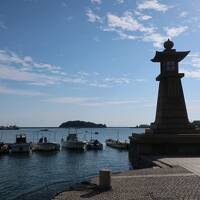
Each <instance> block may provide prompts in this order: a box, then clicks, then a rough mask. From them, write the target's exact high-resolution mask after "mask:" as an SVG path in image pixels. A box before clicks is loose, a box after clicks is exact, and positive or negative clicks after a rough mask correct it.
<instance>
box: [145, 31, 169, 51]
mask: <svg viewBox="0 0 200 200" xmlns="http://www.w3.org/2000/svg"><path fill="white" fill-rule="evenodd" d="M166 39H167V37H166V36H163V35H161V34H160V33H152V34H148V35H145V36H144V37H143V41H146V42H153V45H154V47H156V48H161V47H162V44H163V42H164V41H166Z"/></svg>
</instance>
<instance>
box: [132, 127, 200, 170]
mask: <svg viewBox="0 0 200 200" xmlns="http://www.w3.org/2000/svg"><path fill="white" fill-rule="evenodd" d="M129 139H130V147H129V159H130V161H131V162H132V164H133V166H136V165H138V162H139V161H140V158H141V156H148V155H150V156H186V155H190V156H192V155H200V131H196V130H195V131H193V133H192V134H191V133H189V134H151V133H146V134H133V135H132V136H130V137H129Z"/></svg>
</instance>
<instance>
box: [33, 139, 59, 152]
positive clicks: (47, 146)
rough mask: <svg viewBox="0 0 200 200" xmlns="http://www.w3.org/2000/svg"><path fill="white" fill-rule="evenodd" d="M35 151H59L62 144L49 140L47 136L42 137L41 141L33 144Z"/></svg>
mask: <svg viewBox="0 0 200 200" xmlns="http://www.w3.org/2000/svg"><path fill="white" fill-rule="evenodd" d="M32 148H33V151H59V150H60V144H58V143H53V142H49V141H47V138H46V137H44V138H43V137H41V138H40V139H39V142H38V143H36V144H33V147H32Z"/></svg>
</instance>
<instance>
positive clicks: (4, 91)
mask: <svg viewBox="0 0 200 200" xmlns="http://www.w3.org/2000/svg"><path fill="white" fill-rule="evenodd" d="M0 93H1V94H11V95H21V96H45V94H44V93H42V92H35V91H30V90H19V89H11V88H7V87H2V86H0Z"/></svg>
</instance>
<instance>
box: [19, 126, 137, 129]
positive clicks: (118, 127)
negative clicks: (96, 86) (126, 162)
mask: <svg viewBox="0 0 200 200" xmlns="http://www.w3.org/2000/svg"><path fill="white" fill-rule="evenodd" d="M34 128H40V129H42V128H55V129H56V128H58V129H68V128H60V127H57V126H56V127H54V126H34V127H31V126H30V127H28V126H27V127H26V126H25V127H19V129H34ZM70 128H74V127H70ZM85 128H87V127H85ZM104 128H140V127H130V126H108V127H104ZM78 129H79V128H78ZM99 129H102V128H99Z"/></svg>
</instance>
